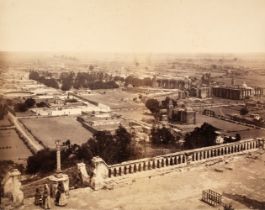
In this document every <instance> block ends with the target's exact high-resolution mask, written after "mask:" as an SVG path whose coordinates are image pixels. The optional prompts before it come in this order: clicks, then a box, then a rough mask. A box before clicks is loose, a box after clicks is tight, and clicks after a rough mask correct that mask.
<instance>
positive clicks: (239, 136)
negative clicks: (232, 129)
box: [235, 133, 241, 141]
mask: <svg viewBox="0 0 265 210" xmlns="http://www.w3.org/2000/svg"><path fill="white" fill-rule="evenodd" d="M235 138H236V141H240V140H241V135H240V134H239V133H236V135H235Z"/></svg>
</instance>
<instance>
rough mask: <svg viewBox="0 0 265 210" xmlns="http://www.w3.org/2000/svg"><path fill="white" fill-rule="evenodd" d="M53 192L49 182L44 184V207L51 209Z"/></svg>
mask: <svg viewBox="0 0 265 210" xmlns="http://www.w3.org/2000/svg"><path fill="white" fill-rule="evenodd" d="M50 195H51V192H50V188H49V186H48V184H45V185H44V191H43V208H44V209H50V208H51V197H50Z"/></svg>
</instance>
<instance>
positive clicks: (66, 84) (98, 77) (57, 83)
mask: <svg viewBox="0 0 265 210" xmlns="http://www.w3.org/2000/svg"><path fill="white" fill-rule="evenodd" d="M29 79H32V80H36V81H38V82H40V83H42V84H44V85H46V86H48V87H53V88H56V89H61V90H63V91H68V90H70V89H71V88H75V89H82V88H89V89H91V90H96V89H114V88H119V84H118V83H119V82H121V83H124V85H125V86H129V85H132V86H133V87H140V86H149V87H150V86H152V79H151V78H149V77H146V78H144V79H139V78H137V77H135V76H132V75H130V76H127V77H126V78H124V77H121V76H112V75H110V74H108V73H104V72H93V71H92V72H78V73H74V72H62V73H61V74H60V76H59V78H58V79H55V78H53V77H52V74H51V73H49V72H38V71H31V72H30V73H29Z"/></svg>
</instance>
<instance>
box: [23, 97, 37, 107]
mask: <svg viewBox="0 0 265 210" xmlns="http://www.w3.org/2000/svg"><path fill="white" fill-rule="evenodd" d="M24 103H25V105H26V106H27V107H28V108H31V107H33V106H34V105H35V103H36V101H35V100H34V99H33V98H28V99H26V101H25V102H24Z"/></svg>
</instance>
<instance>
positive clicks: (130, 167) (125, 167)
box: [108, 139, 265, 178]
mask: <svg viewBox="0 0 265 210" xmlns="http://www.w3.org/2000/svg"><path fill="white" fill-rule="evenodd" d="M260 147H262V148H263V149H264V148H265V140H264V139H248V140H242V141H238V142H234V143H228V144H222V145H217V146H211V147H204V148H199V149H194V150H186V151H181V152H176V153H171V154H166V155H162V156H157V157H154V158H145V159H139V160H135V161H128V162H123V163H120V164H115V165H110V166H108V176H109V178H112V177H117V176H123V175H126V174H133V173H137V172H141V171H147V170H152V169H157V168H163V167H168V166H180V167H181V166H186V165H189V164H193V163H196V162H199V161H205V160H208V159H211V158H215V157H220V156H225V155H233V154H236V153H241V152H245V151H251V150H256V149H258V148H260Z"/></svg>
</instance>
